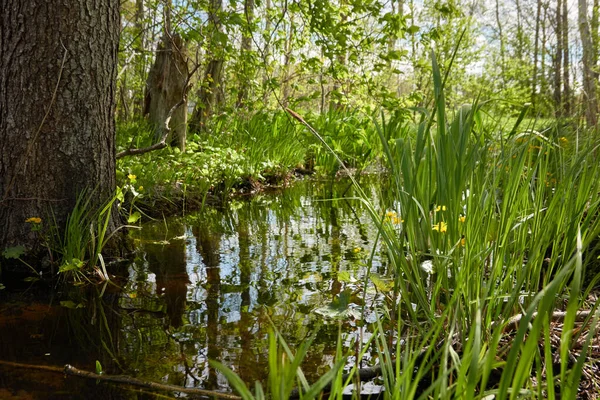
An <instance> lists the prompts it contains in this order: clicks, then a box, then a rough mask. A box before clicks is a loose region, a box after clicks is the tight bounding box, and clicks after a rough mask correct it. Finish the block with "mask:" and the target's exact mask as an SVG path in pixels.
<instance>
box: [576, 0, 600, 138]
mask: <svg viewBox="0 0 600 400" xmlns="http://www.w3.org/2000/svg"><path fill="white" fill-rule="evenodd" d="M578 3H579V4H578V5H579V7H578V11H579V13H578V16H579V18H578V21H579V33H580V35H581V46H582V48H583V60H582V61H583V62H582V64H583V92H584V93H583V100H584V104H585V106H584V107H585V121H586V123H587V125H588V127H593V126H596V124H597V122H598V100H597V97H596V80H595V79H594V74H593V72H592V68H593V67H594V65H593V63H594V46H593V43H592V34H591V32H590V25H589V22H588V16H587V15H588V14H587V1H586V0H578Z"/></svg>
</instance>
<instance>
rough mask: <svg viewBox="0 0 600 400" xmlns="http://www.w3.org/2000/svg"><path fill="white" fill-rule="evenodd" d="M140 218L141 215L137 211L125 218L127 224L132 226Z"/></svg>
mask: <svg viewBox="0 0 600 400" xmlns="http://www.w3.org/2000/svg"><path fill="white" fill-rule="evenodd" d="M140 218H142V214H140V213H139V211H135V212H133V213H131V214H129V217H128V218H127V223H129V224H133V223H135V222H137V221H138V220H139V219H140Z"/></svg>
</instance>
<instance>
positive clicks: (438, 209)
mask: <svg viewBox="0 0 600 400" xmlns="http://www.w3.org/2000/svg"><path fill="white" fill-rule="evenodd" d="M440 210H441V211H446V206H437V207H436V208H435V212H438V211H440Z"/></svg>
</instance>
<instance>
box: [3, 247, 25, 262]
mask: <svg viewBox="0 0 600 400" xmlns="http://www.w3.org/2000/svg"><path fill="white" fill-rule="evenodd" d="M23 254H25V246H20V245H19V246H14V247H8V248H6V249H4V251H3V252H2V256H3V257H4V258H13V259H18V258H19V257H21V256H22V255H23Z"/></svg>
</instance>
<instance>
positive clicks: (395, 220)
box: [392, 217, 404, 225]
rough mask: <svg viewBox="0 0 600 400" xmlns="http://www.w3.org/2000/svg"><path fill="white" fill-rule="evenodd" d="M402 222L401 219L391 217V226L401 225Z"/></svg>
mask: <svg viewBox="0 0 600 400" xmlns="http://www.w3.org/2000/svg"><path fill="white" fill-rule="evenodd" d="M403 222H404V220H403V219H402V218H398V217H392V224H396V225H397V224H401V223H403Z"/></svg>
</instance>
